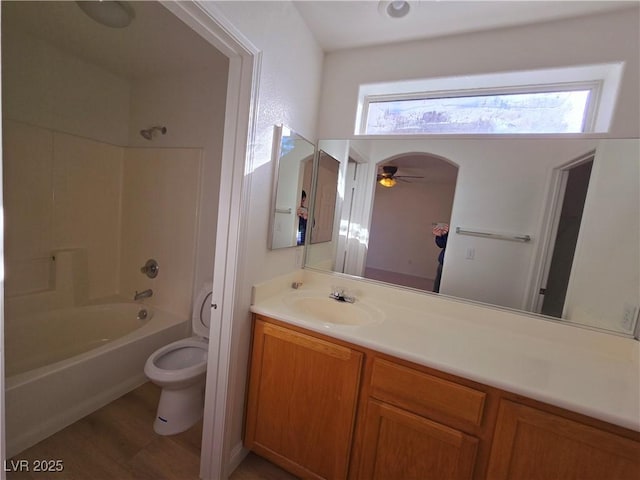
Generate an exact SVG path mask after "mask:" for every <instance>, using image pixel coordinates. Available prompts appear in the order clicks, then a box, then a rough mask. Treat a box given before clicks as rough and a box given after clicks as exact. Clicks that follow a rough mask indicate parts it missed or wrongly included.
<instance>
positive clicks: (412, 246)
mask: <svg viewBox="0 0 640 480" xmlns="http://www.w3.org/2000/svg"><path fill="white" fill-rule="evenodd" d="M454 191H455V184H447V183H435V182H433V183H400V184H398V185H396V186H394V187H393V188H386V187H383V186H381V185H378V184H376V196H375V201H374V207H373V215H372V218H371V234H370V236H369V250H368V252H367V267H368V268H375V269H379V270H385V271H388V272H396V273H403V274H405V275H411V276H415V277H421V278H428V279H434V278H435V275H436V269H437V267H438V255H439V254H440V248H439V247H438V246H437V245H436V243H435V241H434V239H433V233H432V228H433V227H432V225H431V224H432V223H437V222H445V223H449V218H450V216H451V204H452V202H453V195H454Z"/></svg>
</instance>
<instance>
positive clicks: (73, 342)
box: [5, 303, 190, 458]
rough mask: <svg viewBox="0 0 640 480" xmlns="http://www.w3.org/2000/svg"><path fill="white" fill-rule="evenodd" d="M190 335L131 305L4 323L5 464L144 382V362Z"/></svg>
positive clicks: (166, 316) (166, 318)
mask: <svg viewBox="0 0 640 480" xmlns="http://www.w3.org/2000/svg"><path fill="white" fill-rule="evenodd" d="M143 309H144V311H145V312H146V314H145V313H143V312H141V310H143ZM189 329H190V322H189V321H188V320H187V319H185V318H179V317H177V316H176V315H173V314H171V313H167V312H164V311H161V310H158V309H155V308H152V307H149V306H144V305H141V304H134V303H110V304H100V305H90V306H83V307H76V308H65V309H58V310H52V311H50V312H45V313H37V314H32V315H29V316H24V317H20V318H9V319H5V368H6V370H5V375H6V379H5V408H6V410H5V412H6V414H5V416H6V419H5V429H6V447H7V452H6V453H7V458H11V457H12V456H14V455H15V454H17V453H19V452H21V451H22V450H24V449H26V448H28V447H30V446H32V445H34V444H36V443H37V442H39V441H41V440H43V439H45V438H46V437H48V436H50V435H52V434H53V433H55V432H57V431H58V430H61V429H62V428H64V427H66V426H68V425H70V424H71V423H73V422H75V421H77V420H79V419H80V418H82V417H84V416H86V415H88V414H89V413H91V412H93V411H95V410H97V409H98V408H100V407H102V406H104V405H106V404H107V403H109V402H111V401H113V400H115V399H116V398H118V397H120V396H122V395H124V394H125V393H127V392H129V391H131V390H133V389H134V388H136V387H137V386H139V385H141V384H142V383H144V382H145V381H146V377H145V375H144V364H145V362H146V360H147V357H148V356H149V355H150V354H151V353H152V352H153V351H154V350H156V349H157V348H159V347H161V346H162V345H166V344H167V343H170V342H173V341H175V340H178V339H180V338H184V337H186V336H188V335H189Z"/></svg>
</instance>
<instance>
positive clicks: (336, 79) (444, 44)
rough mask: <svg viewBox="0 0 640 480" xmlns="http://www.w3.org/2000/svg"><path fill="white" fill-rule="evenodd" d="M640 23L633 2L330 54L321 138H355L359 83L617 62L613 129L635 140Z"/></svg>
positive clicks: (639, 116) (616, 134) (638, 126)
mask: <svg viewBox="0 0 640 480" xmlns="http://www.w3.org/2000/svg"><path fill="white" fill-rule="evenodd" d="M639 24H640V15H639V14H638V7H637V6H636V7H635V8H634V9H631V10H622V11H616V12H612V13H605V14H600V15H594V16H587V17H582V18H577V19H572V20H562V21H555V22H547V23H542V24H538V25H531V26H526V27H515V28H509V29H502V30H493V31H488V32H481V33H472V34H466V35H456V36H451V37H446V38H441V39H434V40H425V41H415V42H407V43H402V44H395V45H385V46H378V47H371V48H359V49H350V50H343V51H337V52H331V53H328V54H327V56H326V60H325V64H324V72H323V84H322V97H321V104H320V105H321V107H320V117H319V125H318V126H319V128H318V137H319V138H346V137H350V136H352V135H353V133H354V126H355V114H356V107H357V98H358V86H359V85H360V84H364V83H375V82H389V81H394V80H408V79H420V78H435V77H446V76H455V75H471V74H479V73H494V72H503V71H516V70H530V69H540V68H552V67H566V66H571V65H586V64H595V63H606V62H619V61H624V62H626V65H625V68H624V75H623V79H622V85H621V89H620V94H619V98H618V103H617V106H616V109H615V113H614V119H613V124H612V127H611V133H612V136H614V137H628V136H631V137H637V136H638V135H639V132H640V112H639V111H638V105H639V104H640V90H639V89H638V84H640V43H639V42H638V32H639V30H640V25H639Z"/></svg>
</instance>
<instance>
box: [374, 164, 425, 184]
mask: <svg viewBox="0 0 640 480" xmlns="http://www.w3.org/2000/svg"><path fill="white" fill-rule="evenodd" d="M397 171H398V167H396V166H395V165H383V167H382V173H379V174H378V178H377V182H378V183H379V184H380V185H382V186H383V187H389V188H390V187H393V186H394V185H395V184H396V183H397V180H400V181H401V182H408V180H405V178H424V177H419V176H415V175H396V172H397Z"/></svg>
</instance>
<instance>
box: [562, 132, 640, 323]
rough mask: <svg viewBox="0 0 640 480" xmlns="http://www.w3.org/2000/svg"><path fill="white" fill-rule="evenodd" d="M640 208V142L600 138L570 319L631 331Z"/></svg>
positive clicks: (638, 294) (638, 283) (638, 293)
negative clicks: (628, 317) (639, 211)
mask: <svg viewBox="0 0 640 480" xmlns="http://www.w3.org/2000/svg"><path fill="white" fill-rule="evenodd" d="M639 207H640V141H638V140H631V139H629V140H616V141H602V142H601V143H600V145H599V147H598V150H597V151H596V156H595V158H594V163H593V170H592V173H591V180H590V182H589V191H588V192H587V198H586V199H585V206H584V214H583V218H582V224H581V227H580V235H579V237H578V243H577V245H576V253H575V257H574V262H573V265H574V268H573V269H572V271H571V278H570V280H569V288H568V290H567V297H566V301H565V314H566V316H567V318H568V319H569V320H572V319H579V320H580V322H581V323H586V324H588V325H593V326H596V327H605V328H616V329H619V330H620V331H625V332H627V333H632V330H631V325H630V322H628V323H625V322H624V318H625V310H627V312H626V313H627V315H630V316H632V317H633V318H634V319H635V315H637V309H638V308H640V278H639V277H638V275H639V274H640V269H639V268H638V267H639V266H640V247H639V246H640V214H639V213H638V208H639ZM613 212H615V215H612V213H613Z"/></svg>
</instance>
